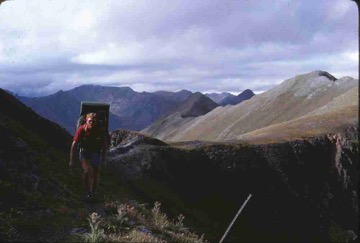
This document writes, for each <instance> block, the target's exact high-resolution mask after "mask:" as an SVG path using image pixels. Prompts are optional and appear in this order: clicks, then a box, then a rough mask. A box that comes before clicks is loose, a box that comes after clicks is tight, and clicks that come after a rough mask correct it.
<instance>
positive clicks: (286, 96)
mask: <svg viewBox="0 0 360 243" xmlns="http://www.w3.org/2000/svg"><path fill="white" fill-rule="evenodd" d="M354 87H358V81H357V80H355V79H353V78H350V77H343V78H341V79H338V80H336V79H335V78H334V77H333V76H331V75H330V74H328V73H326V72H323V71H314V72H311V73H308V74H303V75H298V76H296V77H294V78H291V79H288V80H285V81H284V82H283V83H281V84H279V85H277V86H276V87H274V88H273V89H271V90H269V91H267V92H264V93H262V94H259V95H256V96H254V97H253V98H251V99H250V100H246V101H244V102H242V103H240V104H238V105H235V106H226V107H218V108H216V109H214V110H213V111H211V112H209V113H207V114H205V115H203V116H201V117H197V118H191V119H189V118H188V119H183V120H181V121H179V120H175V121H173V120H172V119H171V117H167V118H166V119H164V120H163V122H162V123H158V124H161V126H162V127H164V128H167V129H157V128H156V127H153V126H152V127H150V128H147V129H145V130H143V131H144V132H145V133H147V134H148V135H150V136H153V137H156V138H159V139H162V140H166V141H186V140H208V141H224V140H229V139H236V138H238V137H239V136H240V135H242V134H245V133H248V132H251V131H255V130H257V129H260V128H264V127H267V126H270V125H274V124H277V123H281V122H287V121H290V120H293V119H296V118H300V117H301V116H304V115H307V114H308V113H310V112H312V111H314V110H316V109H318V108H320V107H323V106H326V105H327V104H328V103H329V102H331V101H332V100H333V99H334V98H336V97H338V96H340V95H342V94H344V93H346V92H347V91H348V90H350V89H352V88H354ZM353 116H354V117H357V114H356V113H354V114H353Z"/></svg>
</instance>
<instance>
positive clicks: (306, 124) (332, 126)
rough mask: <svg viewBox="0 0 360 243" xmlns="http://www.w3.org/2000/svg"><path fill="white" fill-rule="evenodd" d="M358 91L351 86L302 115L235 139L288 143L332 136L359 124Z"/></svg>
mask: <svg viewBox="0 0 360 243" xmlns="http://www.w3.org/2000/svg"><path fill="white" fill-rule="evenodd" d="M358 100H359V89H358V87H354V88H352V89H350V90H349V91H348V92H346V93H344V94H342V95H340V96H338V97H336V98H334V99H333V100H332V101H330V102H329V103H328V104H326V105H325V106H322V107H320V108H318V109H316V110H314V111H312V112H310V113H308V114H307V115H305V116H302V117H299V118H296V119H293V120H290V121H288V122H281V123H278V124H275V125H271V126H267V127H265V128H261V129H258V130H255V131H252V132H249V133H246V134H242V135H240V136H238V137H237V138H236V139H240V140H243V141H248V142H249V141H252V142H255V141H256V142H257V143H259V142H267V143H268V142H270V141H274V140H282V141H289V140H294V139H302V138H306V137H311V136H315V135H318V134H327V133H332V132H335V131H338V130H341V129H343V128H345V127H348V126H349V125H350V126H355V125H357V124H358V123H359V105H358Z"/></svg>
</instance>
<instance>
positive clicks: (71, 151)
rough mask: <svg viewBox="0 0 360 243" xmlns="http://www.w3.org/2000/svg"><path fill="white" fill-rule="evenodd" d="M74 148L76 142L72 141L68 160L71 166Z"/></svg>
mask: <svg viewBox="0 0 360 243" xmlns="http://www.w3.org/2000/svg"><path fill="white" fill-rule="evenodd" d="M75 149H76V142H75V141H73V143H72V144H71V149H70V162H69V166H73V165H74V153H75Z"/></svg>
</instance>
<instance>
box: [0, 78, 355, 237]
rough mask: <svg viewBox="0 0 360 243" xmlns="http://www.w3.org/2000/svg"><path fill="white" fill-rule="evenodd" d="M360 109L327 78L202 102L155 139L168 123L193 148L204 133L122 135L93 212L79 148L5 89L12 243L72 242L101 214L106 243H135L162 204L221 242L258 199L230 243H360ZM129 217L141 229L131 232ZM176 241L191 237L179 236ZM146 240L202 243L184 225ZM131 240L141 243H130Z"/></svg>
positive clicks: (1, 152) (197, 97) (182, 108)
mask: <svg viewBox="0 0 360 243" xmlns="http://www.w3.org/2000/svg"><path fill="white" fill-rule="evenodd" d="M87 88H94V87H93V86H89V87H87ZM97 88H99V87H95V88H94V93H95V92H98V91H99V90H100V89H97ZM95 90H96V91H95ZM105 90H106V89H105ZM89 92H90V91H89ZM104 92H105V91H104ZM106 92H107V91H106ZM126 92H129V93H131V90H130V91H129V90H127V91H126V90H125V93H126ZM63 93H66V94H67V95H69V93H68V92H63V91H61V92H58V93H57V94H54V95H53V97H54V96H56V95H58V96H60V97H65V96H64V94H63ZM160 93H162V95H167V96H170V97H171V99H174V100H176V99H178V97H176V98H175V97H174V96H173V94H172V93H168V92H160ZM94 95H95V94H94ZM177 95H179V94H177ZM79 96H80V94H79ZM124 96H125V94H124ZM179 96H180V97H182V95H181V94H180V95H179ZM53 97H50V96H49V97H47V98H49V99H50V98H51V99H52V98H53ZM71 97H73V96H72V95H69V96H68V99H70V98H71ZM84 98H86V97H84ZM38 99H40V98H38ZM34 100H35V99H34ZM62 102H64V104H66V99H64V100H62ZM357 102H358V84H357V80H354V79H352V78H350V77H343V78H340V79H336V78H335V77H333V76H332V75H330V74H329V73H326V72H323V71H315V72H311V73H308V74H302V75H298V76H296V77H294V78H291V79H288V80H285V81H284V82H283V83H281V84H280V85H278V86H276V87H275V88H273V89H271V90H269V91H268V92H265V93H262V94H260V95H256V96H254V97H252V98H251V99H249V100H246V101H243V102H242V103H240V104H237V105H227V106H220V105H219V104H216V103H215V102H213V101H212V100H211V99H210V98H208V97H207V96H205V95H202V94H200V93H194V94H190V95H189V97H188V98H184V99H183V100H182V102H179V103H177V105H174V107H173V108H172V109H169V110H167V111H166V112H164V115H163V117H159V118H158V119H159V120H158V121H156V122H155V123H153V125H151V126H150V127H152V128H156V129H154V130H153V131H154V132H156V133H160V134H161V132H162V131H161V128H160V123H159V122H162V123H163V125H162V129H164V130H167V129H169V130H168V131H170V134H169V136H170V138H179V137H180V136H179V134H181V135H182V136H185V135H186V136H190V135H189V134H188V132H189V131H187V129H192V130H191V131H192V133H193V135H191V136H194V137H195V139H197V140H195V139H194V140H192V139H188V138H189V137H186V138H187V139H179V140H175V139H174V140H171V139H169V140H170V141H173V142H167V141H166V140H167V139H165V141H164V140H163V141H161V140H159V139H157V138H153V137H149V136H147V135H145V134H144V133H143V132H140V133H139V132H134V131H127V130H122V129H116V130H114V131H112V132H111V133H110V136H111V147H110V150H109V153H108V165H107V166H105V165H104V166H102V169H101V183H100V185H99V199H100V202H99V203H96V204H85V203H83V202H82V201H81V200H80V198H79V195H81V193H82V192H83V188H82V183H81V179H80V176H79V175H80V173H81V167H80V164H79V163H78V164H77V166H76V168H73V169H74V170H69V168H68V159H69V149H70V144H71V138H72V136H71V135H70V134H69V133H68V132H67V131H66V130H65V129H64V128H63V127H61V126H60V125H58V124H56V123H54V122H52V121H50V120H47V119H46V118H44V117H41V116H39V115H37V114H36V113H35V112H34V111H33V110H32V108H29V107H26V106H25V105H24V104H23V103H21V102H20V101H19V100H17V99H16V97H14V96H12V95H11V94H9V93H7V92H5V91H3V90H1V89H0V143H1V146H0V168H1V169H0V212H1V217H0V241H4V240H5V241H49V242H54V241H69V240H70V239H71V235H72V234H73V232H78V231H79V229H83V227H86V226H85V225H86V224H87V223H88V222H87V217H86V216H88V215H89V214H90V213H92V212H97V213H98V214H100V215H101V216H102V219H103V220H104V222H111V224H105V223H104V224H100V227H101V229H102V230H104V232H105V234H106V235H105V236H104V237H105V238H104V239H105V240H108V241H116V239H118V240H119V239H120V238H114V234H116V233H119V235H118V236H119V237H120V236H121V235H127V236H129V237H130V236H131V235H133V234H134V232H138V234H140V233H141V231H144V227H145V226H144V225H145V224H146V223H147V221H151V222H153V223H154V221H153V219H150V218H149V216H150V215H152V214H154V212H155V211H156V210H155V209H154V210H153V211H151V212H150V211H146V210H145V206H144V205H146V204H149V203H153V202H155V201H160V202H161V203H162V207H163V208H164V210H165V211H166V213H168V215H170V216H172V217H174V216H176V215H179V214H180V213H181V214H183V215H185V223H186V224H187V225H190V226H191V227H192V228H193V229H194V230H196V232H198V233H200V234H205V236H204V237H205V238H202V240H198V241H199V242H203V239H207V240H209V241H211V242H213V241H214V242H215V241H219V239H220V237H221V236H222V235H223V233H224V231H225V230H226V228H227V227H228V225H229V222H230V221H231V219H233V217H234V215H235V213H236V212H237V211H238V209H239V207H240V206H241V205H242V203H243V202H244V200H245V199H246V197H247V196H248V195H249V194H251V195H252V198H251V199H250V201H249V202H248V204H247V205H246V207H245V208H244V210H243V211H242V214H241V215H240V217H239V218H238V219H237V221H236V223H235V224H234V225H233V228H232V230H231V231H230V233H229V235H228V236H227V238H226V240H227V241H231V242H238V241H245V242H251V241H261V242H264V241H276V242H278V241H282V242H289V241H291V242H292V241H305V242H309V241H324V242H328V241H340V242H348V241H351V240H356V239H357V238H358V236H359V232H360V231H359V228H358V225H359V220H358V219H359V217H358V216H359V195H358V186H359V181H360V180H359V174H358V170H357V169H358V164H359V140H358V125H359V124H358V116H357V115H358V103H357ZM50 103H51V102H50V101H49V106H50ZM204 104H205V106H204ZM78 105H79V104H78ZM55 108H56V107H53V109H55ZM60 108H61V106H59V107H58V109H60ZM61 113H64V114H66V110H65V109H64V110H61ZM114 116H117V115H116V114H114ZM208 119H210V120H208ZM249 119H250V120H249ZM175 123H178V126H179V128H176V126H174V124H175ZM210 125H212V126H210ZM194 128H196V129H195V130H194ZM181 129H183V130H184V133H182V130H181ZM221 129H223V130H222V132H220V133H219V131H221ZM238 131H240V132H238ZM219 134H220V135H221V134H222V136H220V135H219ZM119 198H120V199H121V200H122V202H124V201H126V202H132V205H135V206H130V207H126V208H125V209H126V210H127V211H122V210H124V207H121V206H119V207H117V206H116V205H118V204H116V202H115V200H118V199H119ZM132 198H136V199H137V200H139V201H140V202H143V203H144V204H140V203H134V200H133V199H132ZM121 205H124V204H121ZM339 205H341V207H340V206H339ZM133 208H137V209H139V210H140V213H139V214H138V213H136V214H135V213H134V210H133ZM112 211H114V212H115V213H117V212H119V211H120V213H118V214H113V213H111V212H112ZM157 215H158V216H161V215H162V216H161V217H160V218H161V219H164V218H166V216H164V215H163V214H157ZM124 217H128V218H129V219H131V222H132V223H131V224H130V223H128V224H125V223H124V222H128V221H126V220H125V218H124ZM135 219H137V220H135ZM158 219H159V218H158ZM146 225H148V224H146ZM130 227H132V228H131V231H130ZM145 228H146V227H145ZM174 229H177V230H179V229H181V230H180V232H179V231H177V233H178V235H174V232H173V231H172V230H174ZM114 232H115V233H114ZM139 232H140V233H139ZM144 232H147V235H152V236H154V237H155V233H156V236H157V237H158V238H156V239H157V240H158V241H159V242H160V241H177V242H186V241H196V240H194V239H198V238H193V240H189V239H187V240H185V238H174V237H175V236H176V237H180V236H181V235H184V232H185V233H188V232H189V230H188V229H186V228H184V226H183V225H182V224H181V225H177V226H174V225H168V226H163V231H159V230H158V229H151V230H150V231H149V229H148V228H146V231H144ZM181 232H182V233H181ZM141 235H142V236H143V235H144V234H141ZM69 237H70V238H69ZM111 237H113V238H111ZM126 239H127V240H129V241H130V239H132V240H134V241H136V240H135V239H136V238H121V240H122V241H123V240H126ZM137 239H138V240H139V238H137ZM152 239H155V238H152ZM73 241H74V240H73Z"/></svg>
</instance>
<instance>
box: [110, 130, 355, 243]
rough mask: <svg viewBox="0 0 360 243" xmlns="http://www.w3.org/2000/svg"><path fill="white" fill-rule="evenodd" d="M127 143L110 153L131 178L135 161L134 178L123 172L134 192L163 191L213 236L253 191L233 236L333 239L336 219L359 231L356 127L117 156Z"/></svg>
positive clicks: (153, 196) (159, 194) (168, 202)
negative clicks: (289, 137)
mask: <svg viewBox="0 0 360 243" xmlns="http://www.w3.org/2000/svg"><path fill="white" fill-rule="evenodd" d="M113 141H114V140H113ZM122 147H123V145H122V144H121V142H120V140H117V141H116V142H114V143H113V148H114V149H113V150H112V151H111V152H110V154H109V157H110V158H111V160H110V163H111V166H113V167H114V168H115V169H114V172H115V171H117V172H115V173H120V174H122V176H124V177H126V175H125V174H126V173H125V172H124V171H129V170H130V169H129V168H132V167H136V169H134V171H136V177H133V179H132V177H131V176H127V177H126V179H127V180H128V181H129V183H132V188H133V189H134V190H135V191H137V192H138V193H140V194H141V195H144V196H146V197H148V199H149V200H157V199H159V198H161V200H162V201H163V202H164V206H165V208H167V209H168V210H169V212H170V213H174V214H176V213H179V212H181V213H183V214H184V215H186V216H187V217H188V220H189V221H188V223H189V224H190V225H192V226H193V227H194V228H195V229H196V230H197V232H200V233H205V235H206V236H207V238H208V239H210V240H211V241H218V240H219V239H220V238H221V236H222V234H223V233H224V231H225V229H226V227H227V226H228V224H229V222H230V221H231V219H232V218H233V216H234V214H235V213H236V211H237V210H238V209H239V207H240V205H241V204H242V203H243V202H244V200H245V199H246V197H247V196H248V194H249V193H251V194H252V195H253V197H252V198H251V200H250V201H249V203H248V205H247V206H246V208H245V209H244V211H243V213H242V214H241V216H240V217H239V219H238V220H237V222H236V224H235V225H234V226H233V229H232V230H231V233H230V234H229V236H228V238H227V240H229V241H240V240H241V241H274V240H275V241H329V240H332V238H331V237H333V236H331V235H332V233H331V232H332V231H333V228H334V227H335V226H336V227H338V228H340V229H341V230H343V232H348V233H349V232H350V233H351V234H350V233H349V234H348V236H349V237H350V236H351V235H352V236H351V237H353V236H354V234H355V235H358V234H359V232H358V229H357V226H358V223H359V221H358V216H359V208H358V203H359V196H358V191H357V187H358V181H359V178H358V176H359V175H358V170H357V167H358V162H359V156H358V152H359V151H358V149H359V147H358V127H357V126H352V127H348V128H347V129H345V130H343V131H339V132H338V133H332V134H327V135H323V136H317V137H313V138H308V139H304V140H296V141H290V142H283V143H272V144H240V143H230V142H229V143H221V144H219V143H218V144H216V143H202V142H197V143H190V142H189V143H177V144H173V145H172V146H163V145H162V146H156V145H155V146H154V145H151V144H149V145H145V144H142V145H140V146H134V147H133V148H132V149H129V150H126V151H125V150H123V151H122V154H121V155H120V154H119V153H118V151H120V150H119V149H120V148H122ZM134 158H136V159H134ZM141 161H143V163H142V162H141ZM140 164H142V165H143V166H142V167H141V166H138V165H140ZM126 168H127V169H126ZM149 185H156V189H154V188H153V187H152V188H150V187H149ZM334 225H335V226H334ZM351 237H350V238H351ZM350 238H349V239H350Z"/></svg>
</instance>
